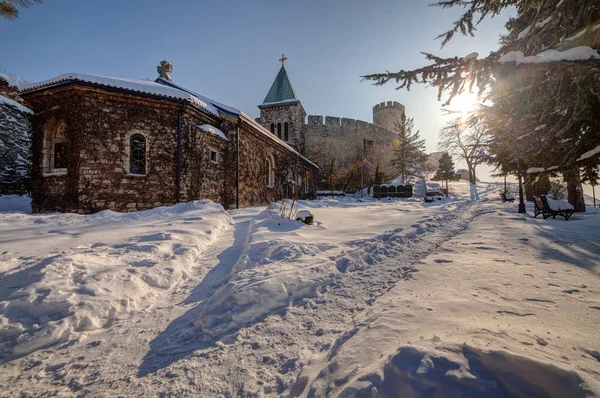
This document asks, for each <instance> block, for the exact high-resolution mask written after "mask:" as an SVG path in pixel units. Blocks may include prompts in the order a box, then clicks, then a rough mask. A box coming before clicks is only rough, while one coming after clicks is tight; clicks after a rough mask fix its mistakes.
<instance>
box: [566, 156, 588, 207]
mask: <svg viewBox="0 0 600 398" xmlns="http://www.w3.org/2000/svg"><path fill="white" fill-rule="evenodd" d="M564 175H565V180H566V181H567V195H568V196H569V203H570V204H572V205H573V207H574V208H575V211H576V212H584V211H585V200H584V199H583V188H582V187H581V175H580V174H579V167H578V166H573V167H571V168H570V169H569V170H567V171H566V172H565V174H564Z"/></svg>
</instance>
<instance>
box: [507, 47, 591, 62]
mask: <svg viewBox="0 0 600 398" xmlns="http://www.w3.org/2000/svg"><path fill="white" fill-rule="evenodd" d="M588 59H600V54H598V51H596V50H594V49H593V48H591V47H588V46H579V47H573V48H570V49H568V50H565V51H556V50H546V51H542V52H541V53H539V54H537V55H531V56H528V57H526V56H525V55H524V54H523V52H522V51H511V52H509V53H506V54H504V55H503V56H501V57H500V59H499V60H498V62H500V63H502V64H505V63H509V62H516V64H517V65H520V64H541V63H546V62H559V61H585V60H588Z"/></svg>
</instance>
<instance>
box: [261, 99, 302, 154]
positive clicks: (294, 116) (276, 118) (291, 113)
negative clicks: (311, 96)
mask: <svg viewBox="0 0 600 398" xmlns="http://www.w3.org/2000/svg"><path fill="white" fill-rule="evenodd" d="M259 108H260V118H258V119H257V122H258V123H259V124H260V125H262V126H263V127H264V128H265V129H267V130H269V131H271V124H274V126H275V135H277V125H278V124H279V123H281V129H282V137H281V138H282V139H284V138H285V137H284V131H283V129H284V123H285V122H287V123H288V126H289V133H288V134H289V140H288V141H287V143H288V144H289V145H290V146H292V147H293V148H294V149H299V148H300V146H301V145H302V144H303V143H304V136H303V127H304V118H305V117H306V112H304V108H303V107H302V104H301V103H300V102H294V103H282V104H278V105H260V106H259Z"/></svg>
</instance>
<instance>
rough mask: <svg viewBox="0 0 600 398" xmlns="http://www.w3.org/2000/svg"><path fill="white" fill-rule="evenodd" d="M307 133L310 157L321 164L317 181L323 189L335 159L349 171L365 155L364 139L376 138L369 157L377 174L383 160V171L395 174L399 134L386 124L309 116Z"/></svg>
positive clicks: (306, 145) (307, 153) (307, 150)
mask: <svg viewBox="0 0 600 398" xmlns="http://www.w3.org/2000/svg"><path fill="white" fill-rule="evenodd" d="M303 135H304V137H305V154H306V156H307V157H308V158H309V159H311V160H313V161H314V162H316V163H317V164H319V165H320V166H321V176H320V178H319V179H318V180H320V181H318V182H317V184H318V185H319V187H320V188H324V186H323V184H326V181H323V179H325V180H326V178H327V176H326V175H327V174H328V173H329V170H330V167H331V161H332V160H333V159H334V160H335V166H336V168H340V169H343V170H346V171H348V170H351V169H352V165H353V164H354V163H355V162H356V161H357V160H358V159H362V158H363V155H364V141H363V140H369V141H372V149H371V150H370V151H369V153H367V160H368V161H369V163H370V164H372V167H373V173H374V168H375V166H376V164H377V162H379V163H380V169H381V171H384V172H386V173H390V175H391V174H393V173H394V172H393V170H392V169H391V168H390V166H389V163H390V161H391V158H392V154H393V145H394V143H395V142H396V138H397V134H396V133H395V132H393V131H390V130H388V129H386V128H384V127H382V126H378V125H375V124H372V123H368V122H365V121H362V120H355V119H347V118H339V117H333V116H325V118H323V116H320V115H309V116H308V123H307V124H305V125H304V128H303ZM373 173H372V174H373ZM324 174H325V175H324Z"/></svg>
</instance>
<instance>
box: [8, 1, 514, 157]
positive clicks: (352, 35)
mask: <svg viewBox="0 0 600 398" xmlns="http://www.w3.org/2000/svg"><path fill="white" fill-rule="evenodd" d="M429 2H430V1H429V0H404V1H391V0H372V1H369V2H364V1H354V0H347V1H341V0H335V1H328V0H324V1H323V0H322V1H312V0H306V1H295V2H288V1H281V0H279V1H254V2H250V1H230V0H224V1H211V2H205V1H196V0H171V1H165V0H162V1H155V0H119V1H116V0H103V1H100V0H45V1H44V3H43V4H36V5H34V6H33V7H32V8H30V9H25V10H22V12H21V17H20V19H18V20H17V21H7V20H0V37H2V38H3V39H2V40H1V41H0V54H2V57H0V70H2V69H3V70H4V71H6V72H9V73H11V74H14V75H17V76H19V77H21V78H23V79H26V80H28V81H39V80H46V79H49V78H52V77H54V76H56V75H59V74H62V73H67V72H77V73H88V74H97V75H104V76H115V77H129V78H142V79H144V78H149V79H154V78H155V77H156V76H157V74H156V66H157V65H158V63H159V62H160V61H161V60H163V59H167V60H169V61H170V62H171V63H172V64H173V74H172V77H173V80H174V81H175V82H177V83H179V84H183V85H185V86H188V87H190V88H192V89H194V90H196V91H198V92H200V93H202V94H204V95H206V96H208V97H211V98H214V99H215V100H218V101H220V102H224V103H226V104H230V105H232V106H235V107H238V108H240V109H242V110H243V111H244V112H246V113H247V114H249V115H251V116H255V117H256V116H258V108H257V107H256V106H257V105H258V104H260V103H261V102H262V100H263V99H264V97H265V95H266V94H267V91H268V90H269V87H270V85H271V83H272V81H273V79H274V78H275V76H276V74H277V72H278V70H279V67H280V63H279V62H278V61H277V60H278V59H279V58H280V57H281V53H282V52H285V54H286V56H287V57H288V58H289V59H288V61H287V62H286V69H287V72H288V74H289V76H290V79H291V81H292V84H293V85H294V88H295V90H296V93H297V95H298V96H299V98H300V100H301V101H302V103H303V105H304V108H305V109H306V111H307V113H308V114H317V115H331V116H341V117H348V118H355V119H361V120H366V121H372V107H373V105H375V104H377V103H379V102H382V101H389V100H394V101H399V102H401V103H403V104H404V105H405V106H406V111H407V115H408V116H409V117H414V118H415V126H416V128H418V129H420V130H421V135H422V136H423V137H424V138H425V139H426V140H427V149H428V150H430V151H433V150H435V147H436V139H437V133H438V131H439V129H440V127H442V126H443V124H444V120H445V119H444V118H443V116H442V112H441V110H440V109H441V103H440V102H437V100H436V96H437V91H436V90H435V89H432V88H429V89H426V88H425V87H422V86H419V87H415V88H414V89H412V90H411V91H410V92H407V91H396V90H394V86H393V85H388V86H384V87H375V86H372V85H371V84H370V83H368V82H361V79H360V76H361V75H364V74H368V73H375V72H383V71H385V70H390V71H396V70H399V69H410V68H416V67H419V66H422V65H423V64H424V62H425V60H424V58H423V56H422V55H421V54H420V52H421V51H425V52H432V53H434V54H436V55H441V56H454V55H459V56H463V55H466V54H468V53H470V52H473V51H477V52H479V53H480V54H482V55H487V54H488V53H489V52H490V51H491V50H494V49H495V48H497V41H498V37H499V34H500V33H501V32H502V31H503V30H504V29H503V24H504V22H505V21H506V19H507V17H508V14H507V15H503V16H502V17H501V18H495V19H492V20H488V21H487V22H485V24H484V26H482V27H481V28H480V30H479V32H478V34H477V36H476V37H475V38H469V37H462V36H461V37H458V36H457V37H456V39H454V40H453V41H452V42H451V43H450V44H449V45H447V46H446V47H445V48H444V49H443V50H441V49H440V44H441V42H440V40H434V38H435V37H436V36H437V35H438V34H439V33H442V32H443V31H445V30H447V29H448V28H449V27H450V26H451V23H452V22H453V21H454V20H455V19H456V17H457V16H458V15H459V12H460V10H442V9H440V8H438V7H428V6H427V5H428V3H429Z"/></svg>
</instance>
